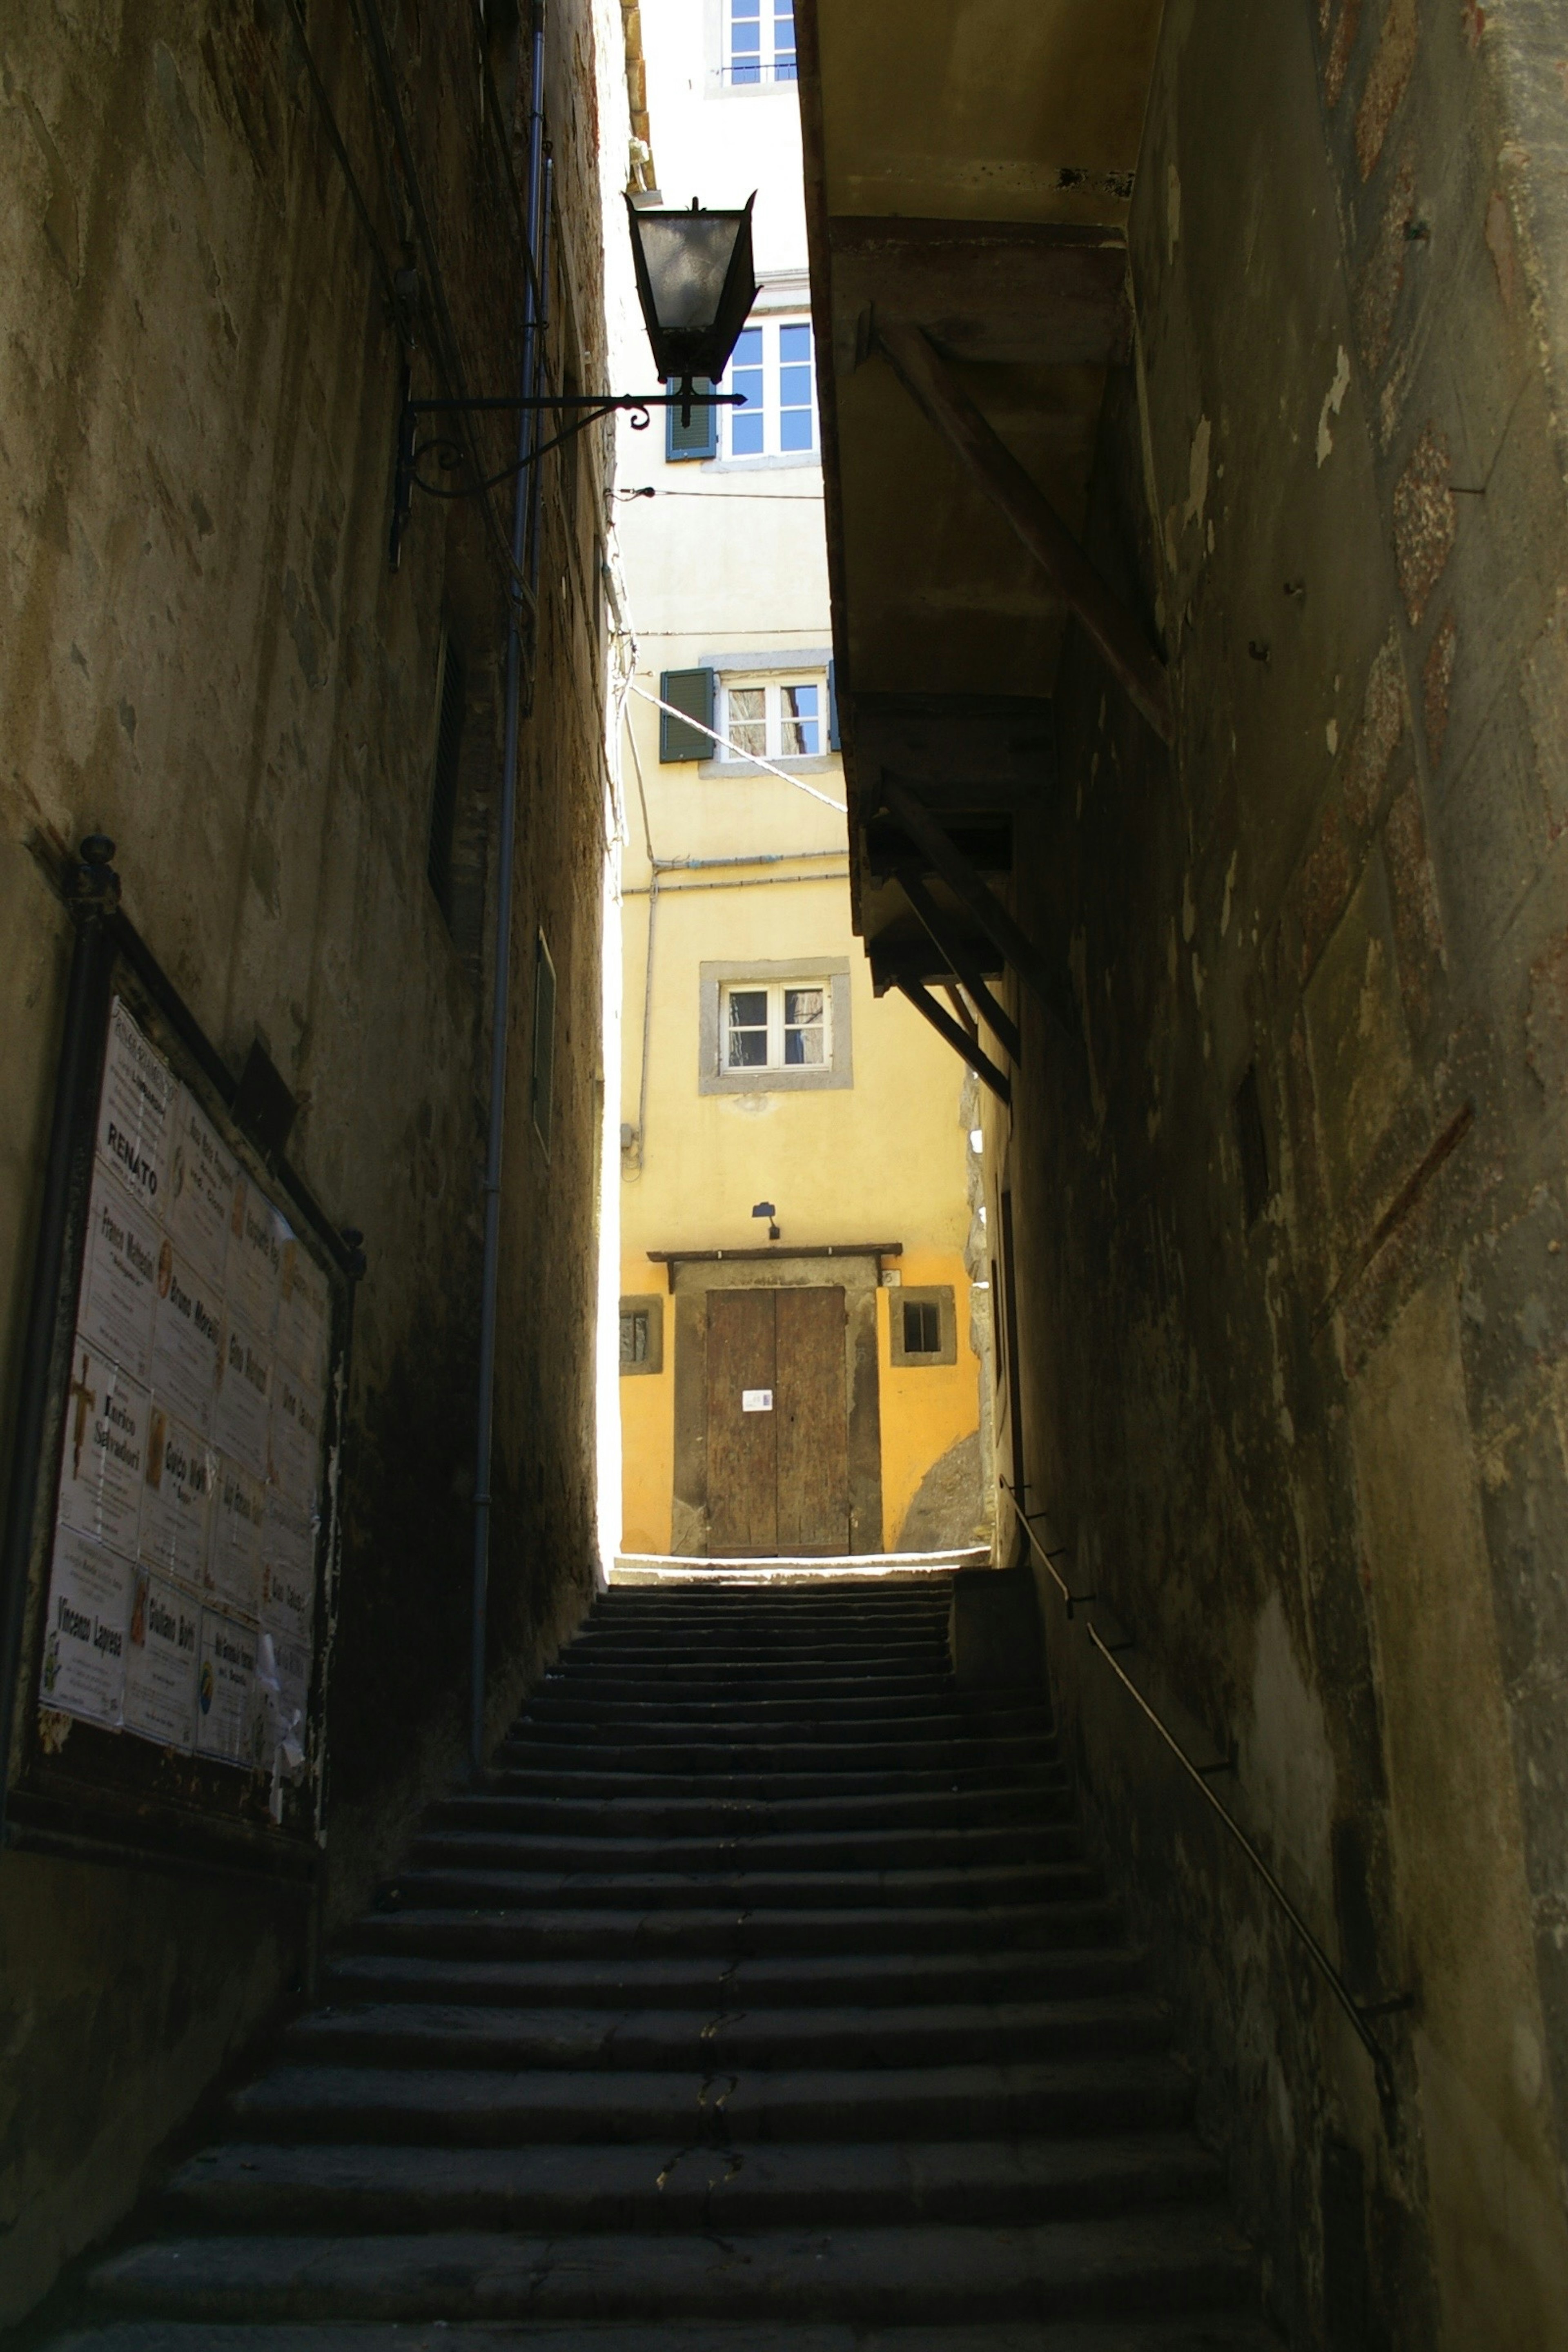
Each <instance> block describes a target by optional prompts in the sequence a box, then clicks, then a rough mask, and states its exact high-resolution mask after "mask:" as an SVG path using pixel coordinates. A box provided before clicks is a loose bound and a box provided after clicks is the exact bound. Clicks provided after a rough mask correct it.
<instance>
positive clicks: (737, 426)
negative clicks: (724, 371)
mask: <svg viewBox="0 0 1568 2352" xmlns="http://www.w3.org/2000/svg"><path fill="white" fill-rule="evenodd" d="M729 389H730V391H731V392H738V393H739V394H740V395H741V397H742V400H743V401H745V403H746V406H745V407H744V408H732V409H731V411H730V449H731V455H732V456H734V457H761V456H762V454H763V331H762V329H761V328H760V327H747V328H744V329H743V330H742V333H741V334H740V336H739V337H738V338H737V341H736V343H735V352H734V357H733V358H732V359H731V362H730V380H729Z"/></svg>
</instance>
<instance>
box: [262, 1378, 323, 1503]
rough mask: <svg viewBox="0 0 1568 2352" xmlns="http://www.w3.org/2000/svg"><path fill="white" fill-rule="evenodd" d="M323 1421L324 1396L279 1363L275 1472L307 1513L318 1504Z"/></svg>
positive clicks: (274, 1428) (291, 1498) (274, 1421)
mask: <svg viewBox="0 0 1568 2352" xmlns="http://www.w3.org/2000/svg"><path fill="white" fill-rule="evenodd" d="M322 1423H323V1415H322V1412H321V1399H320V1397H318V1396H314V1395H312V1394H311V1392H310V1390H309V1389H308V1388H306V1387H305V1385H304V1383H303V1382H302V1381H300V1379H299V1377H298V1376H297V1374H295V1373H294V1372H292V1371H291V1370H289V1367H288V1365H286V1364H281V1365H279V1368H278V1372H277V1378H276V1381H275V1383H274V1395H273V1402H272V1459H271V1475H272V1478H273V1481H274V1483H275V1484H276V1485H277V1486H278V1487H279V1489H280V1491H281V1492H282V1493H283V1494H284V1495H286V1496H288V1497H289V1501H290V1502H292V1503H293V1504H294V1505H296V1507H298V1508H300V1510H303V1511H305V1512H307V1513H313V1512H314V1510H315V1508H316V1503H317V1496H318V1481H319V1479H320V1477H321V1435H322Z"/></svg>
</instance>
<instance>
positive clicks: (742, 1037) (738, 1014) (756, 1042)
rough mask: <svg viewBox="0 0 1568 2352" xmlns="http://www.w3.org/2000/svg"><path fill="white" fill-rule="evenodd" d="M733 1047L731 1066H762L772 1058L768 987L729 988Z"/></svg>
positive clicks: (737, 1068) (758, 1067) (731, 1045)
mask: <svg viewBox="0 0 1568 2352" xmlns="http://www.w3.org/2000/svg"><path fill="white" fill-rule="evenodd" d="M729 1000H730V1029H729V1051H728V1054H727V1056H726V1059H727V1062H728V1066H729V1067H730V1068H731V1070H761V1069H765V1068H766V1066H767V1059H768V992H767V990H766V989H765V988H732V989H731V991H730V992H729Z"/></svg>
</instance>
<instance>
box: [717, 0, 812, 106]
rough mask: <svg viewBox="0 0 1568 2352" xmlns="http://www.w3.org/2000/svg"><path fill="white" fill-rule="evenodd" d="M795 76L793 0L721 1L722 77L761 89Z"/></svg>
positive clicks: (732, 83)
mask: <svg viewBox="0 0 1568 2352" xmlns="http://www.w3.org/2000/svg"><path fill="white" fill-rule="evenodd" d="M724 79H725V81H726V82H727V83H728V84H729V86H730V88H731V89H762V88H763V86H764V85H765V84H767V83H776V82H791V81H794V80H795V0H724Z"/></svg>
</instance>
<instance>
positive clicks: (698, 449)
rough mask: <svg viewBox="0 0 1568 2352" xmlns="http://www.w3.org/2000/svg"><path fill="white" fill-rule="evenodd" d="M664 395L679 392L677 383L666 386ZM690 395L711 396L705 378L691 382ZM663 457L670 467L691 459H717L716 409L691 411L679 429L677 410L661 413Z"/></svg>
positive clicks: (709, 385) (717, 416)
mask: <svg viewBox="0 0 1568 2352" xmlns="http://www.w3.org/2000/svg"><path fill="white" fill-rule="evenodd" d="M664 388H665V390H666V392H679V390H680V386H679V383H667V384H666V385H665V387H664ZM691 389H692V391H693V392H711V391H712V389H713V387H712V385H711V384H710V383H709V381H708V379H707V377H706V376H705V375H700V376H696V377H694V378H693V379H692V384H691ZM664 454H665V456H666V457H667V458H668V461H669V463H670V464H671V465H672V466H675V465H681V464H684V463H685V461H686V460H687V459H688V458H690V457H717V456H718V454H719V412H718V410H717V409H716V408H694V409H693V410H692V412H691V422H690V424H689V425H682V423H681V421H680V411H679V408H667V409H666V410H665V412H664Z"/></svg>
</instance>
